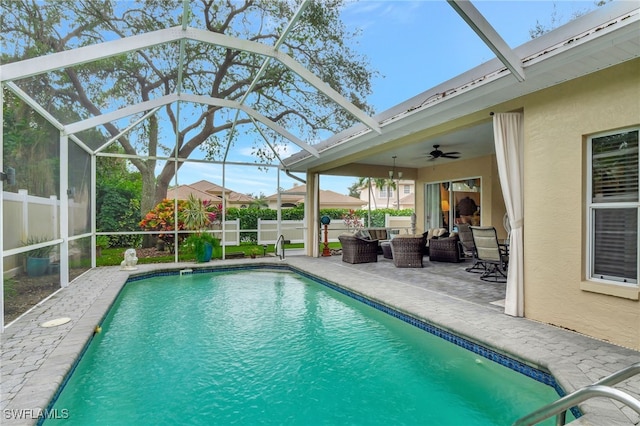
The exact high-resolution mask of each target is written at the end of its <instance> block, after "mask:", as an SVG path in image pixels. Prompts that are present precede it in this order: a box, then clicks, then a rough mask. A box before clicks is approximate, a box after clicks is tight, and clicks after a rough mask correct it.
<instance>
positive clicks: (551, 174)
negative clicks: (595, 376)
mask: <svg viewBox="0 0 640 426" xmlns="http://www.w3.org/2000/svg"><path fill="white" fill-rule="evenodd" d="M522 106H523V107H524V114H525V120H524V123H525V147H524V159H525V161H524V176H525V179H524V193H525V197H524V198H525V206H524V207H525V209H524V211H525V213H524V217H525V220H524V223H525V227H524V254H525V271H524V279H525V316H526V317H528V318H531V319H535V320H539V321H543V322H546V323H551V324H556V325H560V326H562V327H566V328H569V329H573V330H576V331H578V332H581V333H584V334H588V335H591V336H594V337H596V338H600V339H603V340H607V341H611V342H613V343H616V344H620V345H623V346H627V347H632V348H635V349H640V303H639V302H638V300H630V299H629V298H624V297H616V296H612V295H607V294H601V293H596V292H591V291H585V288H595V286H594V285H592V284H589V283H587V282H586V281H585V279H584V278H585V275H586V273H585V268H586V266H585V256H586V255H585V251H584V250H585V247H586V235H585V232H586V222H585V221H586V216H585V203H586V201H585V197H586V195H585V181H584V175H585V167H586V154H585V153H586V137H587V136H588V135H590V134H594V133H600V132H605V131H610V130H614V129H620V128H624V127H629V126H634V125H638V124H639V123H640V61H639V60H636V61H633V62H629V63H626V64H623V65H620V66H617V67H614V68H611V69H607V70H604V71H601V72H598V73H595V74H592V75H589V76H587V77H584V78H581V79H579V80H577V81H572V82H569V83H565V84H562V85H560V86H556V87H554V88H552V89H549V90H544V91H541V92H538V93H535V94H533V95H529V96H527V97H526V98H525V99H524V102H523V104H522ZM607 287H609V288H610V291H608V292H609V293H616V292H617V291H616V289H615V288H613V287H619V286H607V285H604V286H603V285H600V288H601V290H602V289H604V290H605V291H607ZM623 293H624V292H623ZM631 293H633V292H631ZM637 294H638V293H637V290H636V291H635V295H636V298H637ZM626 295H627V296H629V294H626Z"/></svg>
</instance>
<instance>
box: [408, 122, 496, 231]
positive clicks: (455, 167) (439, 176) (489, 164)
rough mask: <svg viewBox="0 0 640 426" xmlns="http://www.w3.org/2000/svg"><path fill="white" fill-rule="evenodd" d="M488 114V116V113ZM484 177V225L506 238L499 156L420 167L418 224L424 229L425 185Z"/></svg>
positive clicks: (481, 202) (418, 178) (417, 191)
mask: <svg viewBox="0 0 640 426" xmlns="http://www.w3.org/2000/svg"><path fill="white" fill-rule="evenodd" d="M487 117H488V115H487ZM478 177H479V178H481V186H482V187H481V200H480V206H481V208H480V213H481V216H480V224H481V225H483V226H495V228H496V231H497V232H498V238H505V237H506V231H505V229H504V227H503V226H502V218H503V216H504V213H505V211H506V210H505V206H504V200H503V198H502V189H501V188H500V181H499V178H498V166H497V163H496V157H495V155H489V156H484V157H478V158H472V159H469V160H462V161H454V162H450V163H444V164H440V165H434V166H430V167H424V168H422V169H419V170H418V176H417V180H416V223H417V227H418V231H419V232H424V229H423V228H424V223H425V219H424V185H425V184H427V183H433V182H441V181H448V180H460V179H467V178H478Z"/></svg>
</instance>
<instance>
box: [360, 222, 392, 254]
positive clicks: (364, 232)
mask: <svg viewBox="0 0 640 426" xmlns="http://www.w3.org/2000/svg"><path fill="white" fill-rule="evenodd" d="M390 234H391V231H390V230H389V229H387V228H364V229H360V230H359V231H357V232H356V233H355V236H356V237H360V238H363V239H365V240H377V241H378V254H382V246H381V245H380V244H381V243H383V242H385V241H389V238H390V237H391V235H390Z"/></svg>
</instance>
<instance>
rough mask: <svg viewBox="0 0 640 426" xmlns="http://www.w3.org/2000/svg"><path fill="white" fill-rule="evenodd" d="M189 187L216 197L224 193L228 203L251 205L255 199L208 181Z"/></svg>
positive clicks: (201, 181)
mask: <svg viewBox="0 0 640 426" xmlns="http://www.w3.org/2000/svg"><path fill="white" fill-rule="evenodd" d="M189 186H191V187H193V188H196V189H198V190H200V191H203V192H207V193H209V194H215V195H222V192H223V191H224V192H225V194H226V197H227V200H228V201H234V202H238V203H250V202H252V201H253V197H251V196H249V195H247V194H241V193H240V192H235V191H232V190H230V189H227V188H224V187H222V186H220V185H217V184H215V183H213V182H209V181H208V180H200V181H198V182H195V183H192V184H191V185H189Z"/></svg>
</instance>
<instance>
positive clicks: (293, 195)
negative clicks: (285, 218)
mask: <svg viewBox="0 0 640 426" xmlns="http://www.w3.org/2000/svg"><path fill="white" fill-rule="evenodd" d="M306 191H307V185H296V186H294V187H292V188H289V189H287V190H284V191H281V192H280V200H281V201H282V202H283V203H294V204H298V203H304V199H305V195H304V194H305V193H306ZM319 192H320V194H319V197H320V204H321V205H322V204H324V205H338V206H340V205H342V206H345V207H358V206H364V205H365V204H366V202H363V201H362V200H361V199H359V198H355V197H350V196H348V195H343V194H338V193H337V192H334V191H329V190H323V189H321V190H320V191H319ZM266 199H267V200H269V201H276V200H277V199H278V194H273V195H269V196H268V197H266Z"/></svg>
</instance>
